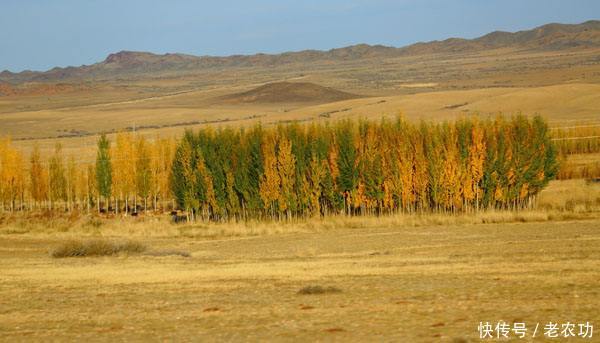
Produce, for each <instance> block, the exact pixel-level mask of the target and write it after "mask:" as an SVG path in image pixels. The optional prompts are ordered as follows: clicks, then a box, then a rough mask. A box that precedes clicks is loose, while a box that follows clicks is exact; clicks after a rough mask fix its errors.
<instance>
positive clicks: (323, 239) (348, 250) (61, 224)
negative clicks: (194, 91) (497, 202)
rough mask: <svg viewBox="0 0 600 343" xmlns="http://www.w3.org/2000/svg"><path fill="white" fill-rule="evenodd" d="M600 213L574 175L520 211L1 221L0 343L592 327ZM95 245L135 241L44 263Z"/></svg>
mask: <svg viewBox="0 0 600 343" xmlns="http://www.w3.org/2000/svg"><path fill="white" fill-rule="evenodd" d="M599 209H600V185H598V184H594V183H586V182H584V181H581V180H572V181H560V182H553V183H552V184H551V186H550V187H549V188H548V189H547V190H545V191H544V192H543V193H542V194H541V196H540V198H539V199H538V208H537V209H534V210H530V211H521V212H513V213H511V212H486V213H471V214H465V215H461V216H451V215H423V216H420V215H398V216H390V217H379V218H376V217H372V218H345V217H340V218H333V219H331V220H309V221H302V222H292V223H287V224H282V223H247V224H235V223H230V224H226V223H224V224H210V225H209V224H193V225H174V224H170V223H168V222H167V221H166V220H164V218H156V217H142V218H129V219H112V220H103V219H101V218H94V217H91V218H89V217H86V216H83V217H81V218H63V219H54V220H48V219H43V218H42V219H41V220H39V221H38V224H37V225H36V224H32V223H33V222H34V221H33V220H28V221H27V222H25V221H21V222H19V221H18V220H15V219H14V218H12V219H10V218H8V219H7V218H5V221H4V223H3V224H2V230H0V237H1V239H0V272H1V275H2V278H1V279H0V309H1V310H0V339H1V340H6V341H14V340H22V339H26V340H29V341H42V340H82V339H85V340H92V341H114V340H177V341H181V340H184V341H187V340H211V341H212V340H269V341H287V340H292V339H293V340H335V341H365V340H371V339H373V338H375V339H378V338H379V339H385V340H396V341H412V342H419V341H423V342H427V341H432V340H439V339H442V340H444V341H477V340H478V337H479V336H478V335H479V334H478V331H477V325H478V324H479V322H480V321H490V322H497V321H500V320H503V321H506V322H508V323H512V322H520V321H525V322H526V323H527V324H528V325H531V326H533V325H535V323H538V322H540V323H546V322H548V321H559V322H566V321H570V322H585V321H592V322H594V321H597V319H598V318H597V315H598V312H597V308H598V306H599V305H600V303H599V302H598V299H599V297H598V295H599V294H598V292H599V289H598V278H599V277H600V272H599V270H600V249H599V247H600V244H599V240H600V231H598V228H599V227H600V215H599V213H600V212H599ZM30 219H31V218H30ZM42 221H43V222H44V224H41V222H42ZM100 238H101V239H104V240H108V241H114V242H118V241H123V240H127V241H130V242H137V245H136V244H134V246H135V247H136V248H135V249H129V250H130V252H129V253H127V252H125V253H121V254H117V255H113V254H112V252H113V250H110V251H111V254H109V255H110V256H105V257H74V258H60V259H57V258H53V257H51V253H52V252H56V251H57V250H56V248H57V247H61V246H62V247H63V248H64V246H65V245H64V244H65V242H72V241H73V240H75V241H80V242H92V245H93V246H98V243H97V240H98V239H100ZM90 240H91V241H90ZM94 242H96V243H94ZM69 244H72V243H69ZM76 245H77V244H76ZM122 246H123V245H119V247H122ZM67 247H68V246H67ZM100 247H102V249H101V250H106V249H105V248H106V245H105V244H100ZM140 247H143V249H142V248H140ZM111 249H112V248H111ZM96 250H98V249H96ZM121 250H125V251H127V249H121ZM186 256H189V257H186ZM542 325H543V324H542Z"/></svg>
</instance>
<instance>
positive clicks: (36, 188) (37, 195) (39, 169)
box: [29, 144, 48, 206]
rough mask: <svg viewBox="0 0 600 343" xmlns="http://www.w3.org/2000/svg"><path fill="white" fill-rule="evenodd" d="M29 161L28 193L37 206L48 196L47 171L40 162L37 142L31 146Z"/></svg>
mask: <svg viewBox="0 0 600 343" xmlns="http://www.w3.org/2000/svg"><path fill="white" fill-rule="evenodd" d="M29 162H30V167H29V187H30V189H29V193H30V195H31V199H32V200H33V202H34V203H35V204H36V206H39V204H40V203H41V202H43V201H45V200H46V199H47V198H48V172H47V171H46V170H45V168H44V165H43V164H42V161H41V156H40V148H39V146H38V145H37V144H36V145H35V146H34V147H33V151H32V152H31V157H30V159H29Z"/></svg>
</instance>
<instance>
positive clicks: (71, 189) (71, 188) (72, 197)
mask: <svg viewBox="0 0 600 343" xmlns="http://www.w3.org/2000/svg"><path fill="white" fill-rule="evenodd" d="M76 187H77V166H76V165H75V159H74V158H73V156H71V157H70V158H69V162H67V169H66V175H65V189H66V190H67V209H68V210H73V203H74V202H75V201H76V199H77V189H76Z"/></svg>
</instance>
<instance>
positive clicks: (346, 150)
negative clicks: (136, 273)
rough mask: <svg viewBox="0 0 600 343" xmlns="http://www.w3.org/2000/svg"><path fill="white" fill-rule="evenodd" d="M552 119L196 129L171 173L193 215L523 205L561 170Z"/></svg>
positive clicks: (308, 214) (214, 216)
mask: <svg viewBox="0 0 600 343" xmlns="http://www.w3.org/2000/svg"><path fill="white" fill-rule="evenodd" d="M558 168H559V164H558V161H557V151H556V147H555V145H554V144H553V142H552V141H551V139H550V135H549V129H548V126H547V124H546V123H545V121H544V120H543V119H542V118H541V117H539V116H537V117H533V118H531V119H529V118H527V117H525V116H517V117H514V118H512V119H509V120H507V119H504V118H502V117H498V118H496V119H494V120H487V121H479V120H477V119H460V120H458V121H455V122H445V123H431V122H421V123H418V124H415V123H410V122H407V121H405V120H403V119H402V118H398V119H397V120H393V121H392V120H386V119H383V120H381V121H380V122H373V121H350V120H349V121H342V122H338V123H335V124H317V123H314V124H309V125H300V124H288V125H280V126H277V127H274V128H263V127H262V126H260V125H258V126H255V127H253V128H250V129H240V130H234V129H231V128H228V129H222V130H218V131H215V130H212V129H210V128H207V129H203V130H200V131H198V132H195V133H194V132H191V131H188V132H186V133H185V135H184V137H183V138H182V139H181V141H180V142H179V144H178V146H177V149H176V152H175V159H174V162H173V168H172V174H171V179H172V181H171V187H172V191H173V195H174V197H175V199H176V201H177V204H178V206H179V207H180V208H182V209H184V210H186V212H187V213H188V214H189V215H190V217H191V219H192V220H194V219H204V220H217V221H219V220H229V219H248V218H267V219H277V220H281V219H289V218H292V217H311V216H326V215H328V214H347V215H360V214H383V213H396V212H409V213H410V212H417V211H418V212H457V211H473V210H478V209H486V208H521V207H524V206H527V205H528V204H530V202H531V200H532V199H533V198H534V197H535V196H536V195H537V194H538V193H539V191H540V190H541V189H542V188H543V187H544V186H546V185H547V183H548V182H549V180H551V179H552V178H554V177H555V176H556V174H557V172H558Z"/></svg>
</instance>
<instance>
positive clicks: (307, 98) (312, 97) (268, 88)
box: [219, 82, 361, 104]
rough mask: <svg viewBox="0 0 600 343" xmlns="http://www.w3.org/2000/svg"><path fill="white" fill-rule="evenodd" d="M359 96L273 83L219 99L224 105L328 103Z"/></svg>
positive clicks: (301, 84) (307, 84) (303, 84)
mask: <svg viewBox="0 0 600 343" xmlns="http://www.w3.org/2000/svg"><path fill="white" fill-rule="evenodd" d="M360 97H361V96H359V95H355V94H351V93H346V92H342V91H339V90H336V89H333V88H330V87H323V86H319V85H316V84H314V83H310V82H274V83H269V84H266V85H263V86H260V87H258V88H254V89H251V90H249V91H247V92H242V93H235V94H231V95H226V96H223V97H221V98H220V99H219V100H222V101H223V102H225V103H253V104H268V103H329V102H335V101H342V100H349V99H355V98H360Z"/></svg>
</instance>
